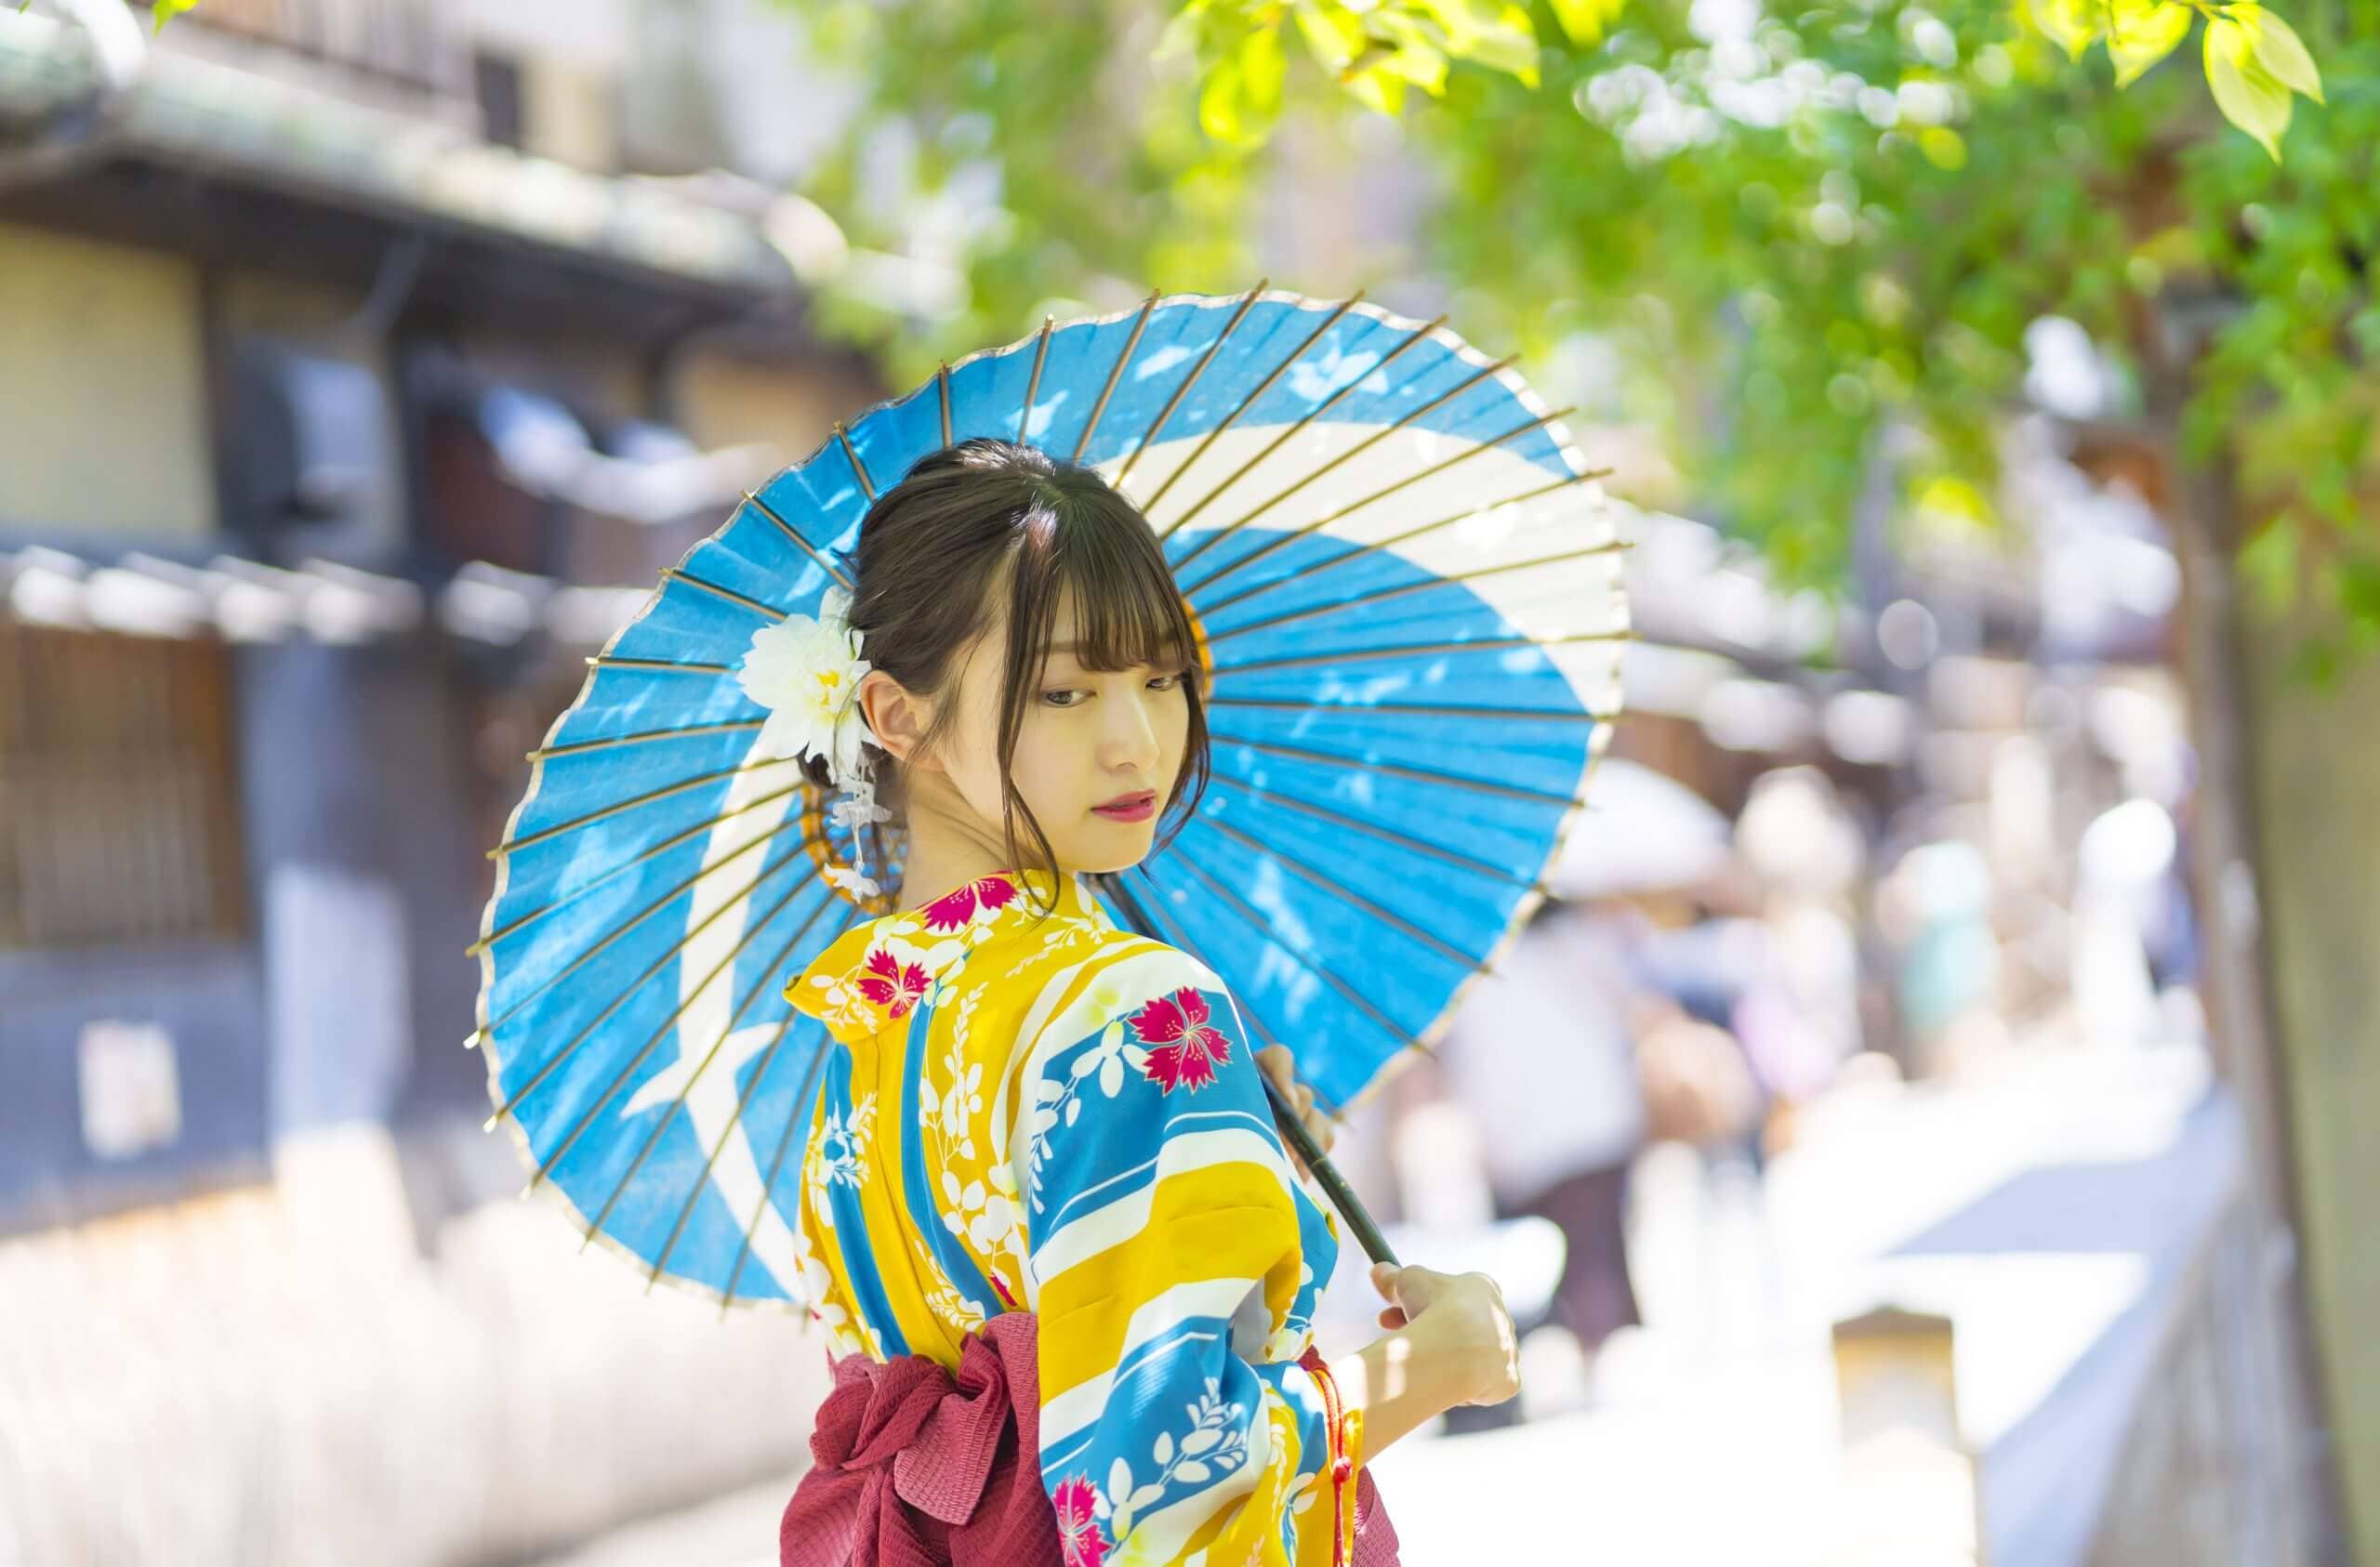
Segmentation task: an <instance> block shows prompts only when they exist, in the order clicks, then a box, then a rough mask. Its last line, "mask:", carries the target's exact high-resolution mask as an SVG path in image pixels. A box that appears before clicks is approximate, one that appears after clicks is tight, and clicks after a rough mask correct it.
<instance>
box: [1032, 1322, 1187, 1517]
mask: <svg viewBox="0 0 2380 1567" xmlns="http://www.w3.org/2000/svg"><path fill="white" fill-rule="evenodd" d="M1230 1333H1231V1323H1230V1320H1229V1319H1228V1318H1224V1317H1216V1316H1197V1317H1184V1318H1183V1319H1182V1320H1181V1321H1180V1322H1178V1323H1172V1324H1170V1326H1168V1327H1167V1328H1166V1330H1165V1331H1164V1332H1163V1333H1161V1334H1158V1335H1157V1337H1154V1338H1152V1339H1150V1340H1149V1341H1148V1342H1147V1343H1145V1344H1143V1345H1140V1346H1139V1347H1137V1348H1136V1349H1134V1350H1132V1352H1131V1354H1129V1355H1127V1356H1125V1357H1124V1360H1123V1362H1122V1363H1120V1364H1119V1365H1117V1368H1116V1373H1115V1376H1114V1377H1113V1378H1112V1379H1111V1380H1110V1381H1109V1383H1108V1385H1107V1400H1106V1402H1104V1403H1103V1404H1102V1405H1101V1406H1100V1414H1099V1418H1098V1419H1097V1420H1094V1421H1093V1422H1092V1423H1091V1424H1090V1425H1088V1426H1086V1427H1084V1428H1083V1429H1082V1430H1081V1431H1080V1432H1078V1434H1077V1435H1075V1436H1073V1437H1069V1438H1067V1439H1065V1442H1064V1444H1063V1445H1061V1446H1058V1447H1054V1448H1051V1449H1047V1450H1045V1451H1044V1452H1043V1453H1042V1455H1041V1468H1042V1473H1043V1474H1044V1475H1048V1474H1050V1473H1051V1471H1053V1470H1055V1469H1057V1468H1061V1467H1063V1466H1065V1465H1069V1464H1072V1463H1075V1462H1076V1461H1077V1460H1078V1458H1079V1456H1080V1455H1082V1454H1084V1453H1085V1452H1088V1451H1090V1450H1091V1448H1092V1447H1094V1446H1095V1445H1096V1444H1097V1443H1098V1442H1099V1439H1100V1437H1101V1436H1102V1435H1107V1436H1109V1437H1111V1438H1112V1437H1113V1436H1114V1435H1115V1434H1116V1433H1115V1432H1114V1431H1113V1430H1111V1429H1109V1422H1110V1421H1111V1420H1113V1419H1114V1418H1115V1417H1116V1416H1119V1415H1120V1416H1123V1423H1124V1426H1125V1428H1126V1430H1125V1434H1126V1435H1128V1436H1129V1437H1130V1438H1131V1440H1133V1441H1136V1442H1142V1443H1144V1444H1145V1443H1146V1442H1147V1441H1148V1440H1149V1439H1150V1437H1151V1435H1152V1433H1153V1432H1155V1431H1160V1430H1166V1429H1170V1428H1171V1427H1173V1425H1174V1424H1175V1423H1176V1421H1177V1420H1179V1419H1180V1418H1181V1411H1180V1410H1179V1408H1178V1407H1177V1405H1178V1404H1179V1403H1180V1402H1181V1401H1182V1400H1183V1397H1184V1396H1185V1395H1184V1394H1183V1393H1182V1392H1179V1391H1177V1392H1175V1393H1174V1394H1173V1395H1172V1397H1171V1399H1170V1400H1168V1399H1167V1398H1166V1391H1165V1389H1166V1383H1165V1380H1164V1377H1165V1374H1166V1373H1167V1372H1168V1371H1170V1370H1171V1369H1172V1368H1173V1366H1174V1365H1175V1363H1177V1361H1178V1360H1180V1359H1182V1358H1185V1357H1186V1358H1188V1359H1190V1362H1191V1369H1192V1373H1193V1375H1192V1376H1191V1377H1190V1378H1189V1379H1187V1382H1186V1384H1185V1385H1186V1386H1187V1388H1188V1392H1187V1394H1186V1397H1187V1398H1188V1399H1189V1400H1190V1401H1192V1402H1196V1401H1197V1399H1198V1397H1199V1396H1200V1395H1201V1394H1203V1393H1204V1392H1205V1391H1206V1371H1205V1367H1204V1363H1203V1362H1202V1360H1201V1359H1200V1358H1199V1357H1198V1356H1197V1354H1196V1353H1195V1351H1197V1349H1198V1347H1199V1346H1201V1345H1207V1344H1220V1343H1224V1342H1226V1341H1227V1339H1228V1337H1229V1335H1230ZM1161 1401H1163V1402H1161ZM1109 1445H1110V1446H1111V1447H1112V1446H1114V1445H1115V1444H1114V1443H1113V1442H1110V1444H1109ZM1132 1456H1133V1457H1134V1459H1135V1460H1136V1461H1137V1460H1138V1459H1140V1458H1141V1457H1143V1456H1144V1454H1142V1453H1135V1454H1133V1455H1132ZM1106 1457H1107V1455H1104V1454H1103V1455H1101V1461H1100V1464H1099V1468H1097V1469H1096V1470H1094V1471H1093V1472H1094V1473H1096V1474H1098V1475H1100V1476H1101V1478H1102V1479H1103V1480H1104V1478H1105V1472H1106V1468H1107V1464H1106V1461H1105V1460H1106Z"/></svg>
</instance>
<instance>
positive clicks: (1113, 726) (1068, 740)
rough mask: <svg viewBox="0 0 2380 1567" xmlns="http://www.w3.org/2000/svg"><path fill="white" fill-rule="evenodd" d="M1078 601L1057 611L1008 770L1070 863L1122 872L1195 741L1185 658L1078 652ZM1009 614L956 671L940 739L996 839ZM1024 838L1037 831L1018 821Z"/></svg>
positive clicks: (1139, 853) (958, 784) (1023, 842)
mask: <svg viewBox="0 0 2380 1567" xmlns="http://www.w3.org/2000/svg"><path fill="white" fill-rule="evenodd" d="M1075 624H1076V620H1075V613H1074V609H1073V606H1072V605H1066V606H1064V607H1062V608H1061V609H1060V611H1059V612H1058V617H1057V623H1056V625H1054V626H1053V627H1052V628H1051V638H1050V644H1051V646H1050V658H1049V662H1048V663H1047V664H1046V665H1043V667H1042V671H1041V678H1039V679H1038V680H1037V681H1036V682H1034V683H1033V684H1032V686H1030V687H1029V688H1028V690H1027V691H1026V693H1025V721H1024V725H1023V727H1022V729H1021V730H1020V731H1019V733H1018V735H1017V742H1016V755H1015V757H1014V758H1013V759H1012V761H1011V763H1010V766H1009V773H1010V776H1011V777H1012V778H1013V779H1014V780H1015V782H1016V790H1017V793H1018V794H1019V795H1021V796H1023V797H1024V799H1025V805H1026V807H1027V808H1028V809H1030V810H1032V812H1033V815H1034V818H1035V820H1037V821H1038V822H1039V823H1041V830H1042V831H1043V832H1044V833H1045V834H1047V835H1048V836H1049V839H1050V847H1051V849H1052V850H1054V851H1055V852H1056V854H1057V857H1058V864H1059V867H1060V868H1061V869H1062V870H1064V871H1066V872H1069V873H1086V872H1100V871H1121V870H1127V869H1130V868H1131V866H1133V865H1136V864H1138V863H1140V862H1141V861H1142V860H1143V859H1144V858H1145V857H1146V856H1147V854H1148V851H1149V848H1150V846H1151V844H1153V843H1154V842H1155V841H1156V837H1157V818H1158V816H1159V815H1160V814H1161V813H1162V812H1163V810H1165V805H1166V801H1167V799H1168V797H1170V795H1171V794H1172V792H1173V784H1174V780H1175V779H1176V778H1177V777H1178V776H1180V774H1181V771H1182V754H1183V749H1184V748H1185V747H1186V746H1187V745H1188V744H1189V739H1190V698H1189V694H1188V692H1187V691H1186V690H1185V689H1184V681H1185V680H1186V679H1187V678H1188V677H1187V676H1186V675H1185V674H1184V673H1183V670H1182V669H1179V668H1153V667H1142V668H1138V669H1123V670H1110V671H1104V672H1103V671H1093V670H1091V669H1088V668H1085V667H1084V666H1083V665H1082V664H1081V662H1080V661H1079V660H1078V659H1077V658H1076V656H1075V654H1074V652H1073V648H1072V644H1073V641H1074V637H1075ZM1007 660H1008V629H1007V626H1006V625H1005V623H1003V624H1002V625H999V626H998V627H996V628H994V630H993V631H992V632H990V633H989V634H988V635H986V636H985V638H984V639H983V640H982V641H981V642H980V643H979V644H977V646H976V648H975V651H974V652H973V654H972V657H970V658H969V659H968V660H967V661H966V665H965V668H964V669H963V671H962V672H961V675H960V678H959V691H958V697H957V700H958V702H959V713H958V715H957V717H956V718H954V719H953V720H952V722H953V726H954V727H953V729H952V731H951V732H950V733H949V735H948V737H947V741H946V743H945V744H944V745H943V747H942V749H941V756H942V760H943V765H944V769H945V771H946V772H947V773H948V774H949V777H950V780H951V783H952V784H953V786H954V787H955V788H956V790H957V792H958V793H959V796H960V797H961V798H963V799H964V800H965V801H966V804H967V806H968V808H969V810H972V812H973V813H974V814H975V815H976V816H978V817H979V818H981V819H982V823H983V826H984V829H985V832H986V833H987V834H988V835H989V836H990V837H991V839H992V841H994V842H998V840H999V835H1000V818H1001V793H1000V764H999V721H1000V681H1001V677H1002V672H1003V671H1004V670H1005V669H1006V667H1007ZM1018 833H1019V838H1020V847H1022V848H1024V849H1025V852H1026V853H1028V854H1029V853H1030V852H1031V849H1030V844H1031V837H1030V836H1029V834H1027V833H1026V832H1025V828H1024V824H1023V823H1022V822H1020V823H1018Z"/></svg>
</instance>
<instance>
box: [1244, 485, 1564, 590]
mask: <svg viewBox="0 0 2380 1567" xmlns="http://www.w3.org/2000/svg"><path fill="white" fill-rule="evenodd" d="M1608 472H1609V470H1608V469H1598V470H1597V471H1596V472H1594V473H1575V474H1572V475H1570V476H1569V477H1568V478H1567V479H1557V480H1555V481H1554V482H1553V483H1551V484H1543V485H1540V486H1539V487H1538V488H1536V489H1534V490H1524V491H1522V492H1521V493H1520V494H1517V495H1511V496H1507V497H1506V498H1505V499H1503V500H1501V501H1490V502H1488V503H1487V504H1486V505H1484V506H1474V507H1468V508H1466V509H1464V510H1462V511H1458V512H1456V513H1455V514H1454V515H1453V516H1451V517H1441V518H1439V519H1438V520H1436V521H1435V522H1424V523H1422V524H1421V526H1420V527H1418V528H1408V529H1407V530H1406V531H1405V532H1404V533H1392V534H1390V535H1389V536H1388V537H1387V538H1384V539H1376V540H1374V541H1373V542H1371V543H1370V544H1360V545H1351V546H1349V547H1348V549H1347V551H1346V553H1345V554H1343V555H1334V556H1332V557H1331V558H1330V559H1329V560H1317V561H1316V562H1315V563H1314V564H1313V565H1311V566H1307V567H1304V568H1303V569H1302V570H1300V571H1296V572H1292V573H1289V574H1288V575H1286V576H1279V577H1276V578H1274V579H1273V580H1272V581H1271V582H1261V583H1258V584H1257V585H1256V586H1254V587H1246V588H1242V589H1241V590H1240V591H1238V592H1237V593H1235V594H1233V595H1232V596H1231V597H1230V598H1228V599H1216V600H1215V601H1214V602H1213V603H1211V604H1201V605H1199V606H1198V613H1199V614H1200V615H1201V616H1206V615H1212V614H1213V613H1215V612H1217V611H1219V610H1227V609H1229V608H1230V607H1231V606H1232V605H1234V604H1236V603H1239V602H1240V601H1241V600H1243V599H1253V598H1255V597H1256V596H1257V595H1258V594H1260V593H1270V592H1272V591H1273V590H1274V589H1275V588H1276V587H1280V586H1284V585H1285V584H1288V583H1292V582H1304V581H1306V580H1308V579H1310V578H1312V577H1315V576H1316V575H1318V574H1320V573H1324V572H1327V571H1329V569H1330V568H1331V567H1333V566H1337V565H1341V564H1343V563H1344V562H1346V561H1349V560H1361V559H1362V558H1363V557H1365V556H1367V555H1371V554H1376V553H1378V552H1379V551H1381V550H1383V549H1389V548H1393V547H1394V546H1397V545H1400V544H1404V543H1406V542H1408V540H1412V539H1417V538H1420V537H1421V535H1422V534H1423V533H1435V532H1436V531H1437V530H1438V529H1440V528H1451V527H1453V526H1454V525H1455V524H1456V523H1458V522H1464V521H1468V520H1471V519H1472V518H1474V517H1485V516H1487V515H1488V513H1489V512H1492V511H1494V510H1496V509H1497V508H1499V507H1508V506H1519V505H1522V504H1523V503H1525V502H1527V501H1533V500H1537V499H1539V498H1540V497H1541V496H1545V495H1550V494H1554V492H1555V491H1556V490H1567V489H1568V488H1569V487H1570V486H1571V485H1573V484H1583V483H1585V482H1587V481H1589V480H1591V479H1599V478H1603V477H1605V476H1606V475H1607V473H1608ZM1327 522H1329V518H1325V519H1323V520H1322V521H1320V522H1315V523H1311V524H1309V525H1308V526H1306V527H1302V528H1299V529H1296V530H1294V531H1292V532H1289V533H1281V534H1278V535H1276V537H1274V538H1272V539H1270V540H1267V541H1266V542H1265V544H1264V545H1263V547H1261V548H1258V549H1251V550H1250V551H1249V552H1248V553H1247V554H1245V555H1243V556H1241V557H1240V558H1239V559H1238V560H1234V561H1233V562H1232V569H1233V570H1235V571H1236V570H1237V569H1238V568H1239V567H1241V566H1247V565H1252V564H1253V563H1255V562H1256V561H1257V560H1262V559H1263V557H1265V556H1267V555H1270V554H1271V553H1273V551H1275V550H1276V549H1278V548H1280V547H1281V546H1283V545H1286V544H1289V543H1290V542H1292V541H1293V540H1296V539H1302V538H1303V537H1305V536H1306V535H1307V534H1309V533H1313V532H1314V531H1315V530H1316V528H1320V527H1322V526H1323V525H1324V524H1325V523H1327ZM1229 574H1230V573H1229V572H1218V573H1215V576H1214V577H1213V578H1210V579H1208V580H1209V581H1213V580H1216V579H1219V578H1221V577H1224V576H1228V575H1229ZM1200 586H1205V585H1204V584H1201V585H1200Z"/></svg>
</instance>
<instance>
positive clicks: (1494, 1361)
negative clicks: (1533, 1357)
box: [1371, 1262, 1521, 1404]
mask: <svg viewBox="0 0 2380 1567" xmlns="http://www.w3.org/2000/svg"><path fill="white" fill-rule="evenodd" d="M1371 1281H1372V1287H1373V1288H1374V1289H1377V1290H1379V1291H1380V1293H1381V1298H1382V1299H1383V1300H1386V1301H1388V1302H1389V1305H1388V1306H1387V1308H1386V1309H1385V1310H1382V1312H1381V1314H1380V1325H1381V1326H1382V1327H1384V1328H1388V1329H1391V1330H1395V1329H1398V1328H1410V1329H1411V1330H1412V1332H1413V1336H1414V1337H1415V1338H1416V1340H1417V1341H1419V1344H1420V1346H1421V1348H1422V1350H1423V1352H1425V1353H1427V1354H1429V1355H1431V1356H1433V1357H1434V1358H1435V1357H1440V1356H1443V1357H1444V1358H1445V1360H1446V1363H1447V1365H1448V1371H1449V1373H1450V1375H1451V1376H1452V1377H1453V1379H1454V1382H1453V1386H1454V1389H1455V1391H1456V1393H1457V1395H1458V1396H1456V1397H1455V1398H1454V1399H1453V1400H1452V1401H1451V1402H1455V1403H1482V1404H1487V1403H1501V1402H1504V1401H1505V1400H1506V1399H1508V1398H1511V1397H1512V1396H1513V1395H1514V1394H1515V1393H1517V1392H1519V1391H1520V1390H1521V1368H1520V1335H1519V1333H1518V1332H1517V1331H1516V1330H1514V1326H1513V1315H1512V1313H1511V1312H1510V1311H1508V1310H1505V1309H1504V1292H1503V1291H1502V1290H1501V1289H1500V1288H1499V1287H1497V1284H1496V1281H1495V1280H1493V1279H1491V1278H1489V1277H1488V1275H1487V1274H1485V1273H1439V1272H1434V1271H1431V1270H1430V1269H1427V1268H1411V1267H1408V1268H1397V1267H1393V1266H1391V1265H1390V1264H1388V1263H1385V1262H1380V1263H1375V1264H1373V1265H1372V1271H1371Z"/></svg>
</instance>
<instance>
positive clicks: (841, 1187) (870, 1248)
mask: <svg viewBox="0 0 2380 1567" xmlns="http://www.w3.org/2000/svg"><path fill="white" fill-rule="evenodd" d="M826 1103H827V1105H828V1106H829V1107H830V1108H833V1109H836V1110H839V1111H840V1112H841V1113H842V1115H843V1119H844V1124H845V1125H849V1124H850V1120H851V1113H852V1053H851V1048H850V1047H848V1046H843V1045H838V1046H837V1047H836V1048H835V1053H834V1055H833V1057H832V1058H831V1059H829V1060H828V1061H827V1063H826ZM885 1121H886V1117H885V1115H884V1113H883V1107H882V1106H880V1105H879V1107H878V1108H877V1118H876V1125H877V1127H878V1128H879V1137H880V1136H881V1130H882V1128H883V1126H884V1125H885ZM826 1204H827V1206H828V1208H829V1209H830V1210H831V1211H832V1212H833V1214H834V1216H835V1245H836V1249H837V1250H839V1251H840V1252H841V1254H842V1258H843V1276H844V1278H846V1279H847V1280H849V1281H850V1283H851V1286H852V1299H853V1301H855V1302H856V1303H857V1304H858V1306H859V1309H860V1314H861V1315H862V1316H864V1317H866V1319H867V1325H868V1326H869V1327H870V1328H872V1329H874V1330H875V1333H876V1337H877V1341H878V1342H879V1344H880V1345H881V1346H882V1347H883V1350H884V1353H885V1354H886V1355H887V1356H888V1357H890V1356H893V1355H906V1354H907V1353H908V1352H909V1341H908V1340H907V1339H906V1338H905V1337H902V1335H901V1324H900V1321H899V1319H897V1318H896V1317H894V1316H893V1302H892V1300H891V1299H890V1298H889V1297H887V1296H886V1295H885V1293H884V1278H883V1275H882V1274H881V1273H879V1272H878V1271H877V1268H876V1254H875V1249H874V1246H875V1237H874V1236H872V1235H870V1234H869V1233H868V1230H867V1219H866V1216H865V1214H864V1213H863V1212H862V1210H861V1208H860V1202H859V1191H858V1189H857V1188H855V1187H853V1186H849V1185H846V1184H844V1183H843V1182H841V1181H836V1182H834V1183H832V1184H830V1185H829V1186H828V1187H827V1188H826Z"/></svg>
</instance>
